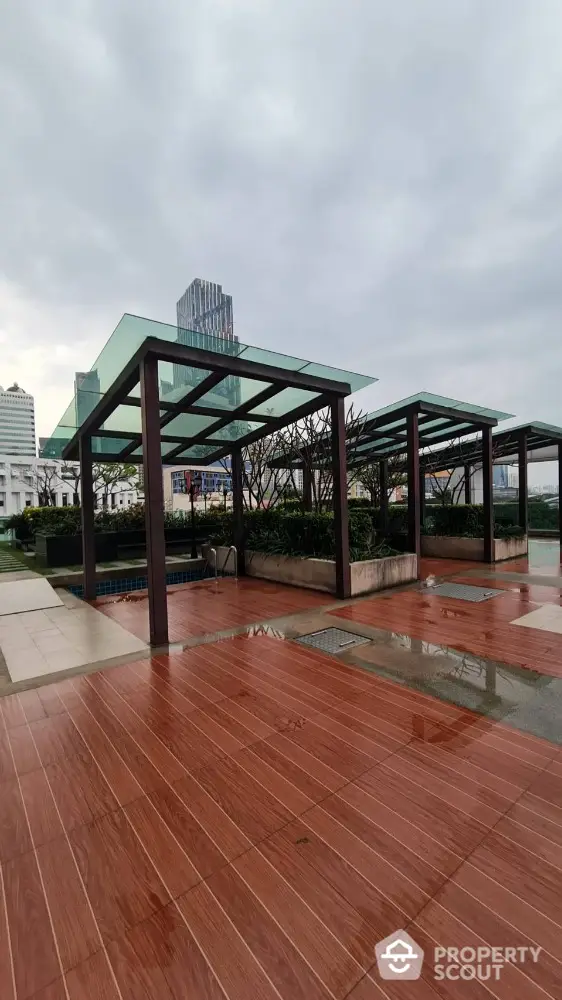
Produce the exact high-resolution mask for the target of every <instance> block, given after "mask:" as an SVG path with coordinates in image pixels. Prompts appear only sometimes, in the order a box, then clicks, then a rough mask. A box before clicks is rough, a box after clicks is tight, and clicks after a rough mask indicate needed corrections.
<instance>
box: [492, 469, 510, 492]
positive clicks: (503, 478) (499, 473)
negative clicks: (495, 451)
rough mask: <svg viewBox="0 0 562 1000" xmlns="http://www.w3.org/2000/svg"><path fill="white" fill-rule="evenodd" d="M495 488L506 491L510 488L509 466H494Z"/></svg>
mask: <svg viewBox="0 0 562 1000" xmlns="http://www.w3.org/2000/svg"><path fill="white" fill-rule="evenodd" d="M494 486H496V487H500V488H501V489H505V488H506V487H507V486H509V466H508V465H494Z"/></svg>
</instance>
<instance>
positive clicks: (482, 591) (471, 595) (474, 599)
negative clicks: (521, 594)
mask: <svg viewBox="0 0 562 1000" xmlns="http://www.w3.org/2000/svg"><path fill="white" fill-rule="evenodd" d="M428 592H429V593H430V594H435V595H436V596H437V597H454V598H455V599H456V600H457V601H470V602H471V603H473V604H476V603H478V602H479V601H489V600H490V598H491V597H500V595H501V594H505V593H506V591H505V590H492V589H488V588H486V587H468V586H466V585H465V584H463V583H440V584H439V585H438V586H437V587H431V588H429V591H428Z"/></svg>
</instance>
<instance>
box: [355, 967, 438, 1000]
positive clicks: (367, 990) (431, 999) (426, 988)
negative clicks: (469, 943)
mask: <svg viewBox="0 0 562 1000" xmlns="http://www.w3.org/2000/svg"><path fill="white" fill-rule="evenodd" d="M373 975H376V972H375V973H373ZM384 987H385V989H384V991H383V989H382V985H381V986H377V984H376V982H375V981H374V979H373V978H372V976H371V975H367V976H365V977H364V978H363V979H362V980H361V982H360V983H358V984H357V986H356V987H355V988H354V989H352V991H351V993H350V994H349V996H348V998H347V1000H389V998H392V1000H395V998H396V1000H438V998H439V996H440V995H441V996H443V997H445V994H439V993H436V992H435V990H434V989H432V987H431V986H430V985H429V983H428V982H426V981H425V980H424V979H416V980H415V981H411V982H409V983H408V982H405V983H400V984H398V983H396V982H394V983H392V984H389V983H385V984H384ZM390 991H391V992H390ZM447 1000H448V998H447Z"/></svg>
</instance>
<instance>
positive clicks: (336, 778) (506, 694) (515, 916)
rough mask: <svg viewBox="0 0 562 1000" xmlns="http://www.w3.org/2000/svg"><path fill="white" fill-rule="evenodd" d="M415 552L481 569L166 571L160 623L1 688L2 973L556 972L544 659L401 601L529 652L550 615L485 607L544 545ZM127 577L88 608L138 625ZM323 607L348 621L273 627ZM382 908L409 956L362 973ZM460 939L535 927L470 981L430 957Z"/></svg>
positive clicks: (555, 762) (18, 981)
mask: <svg viewBox="0 0 562 1000" xmlns="http://www.w3.org/2000/svg"><path fill="white" fill-rule="evenodd" d="M433 563H434V561H432V563H431V564H428V565H427V566H425V567H424V569H425V572H426V574H427V575H429V574H430V573H437V575H438V576H439V577H442V576H443V577H447V578H449V577H450V578H452V579H455V580H457V581H461V582H462V581H464V582H466V583H467V584H469V585H471V586H479V585H483V586H484V587H490V588H494V589H496V588H497V589H498V590H501V591H502V594H500V596H499V597H494V598H493V599H492V600H491V601H490V602H483V603H482V604H478V605H472V606H471V605H468V604H464V605H462V606H461V604H462V602H457V603H455V602H453V601H451V600H450V599H449V603H447V599H441V598H437V597H435V596H431V594H428V592H427V589H426V588H420V587H418V586H415V587H408V588H404V589H402V590H400V591H395V592H393V593H392V594H391V595H388V594H387V595H384V594H381V595H379V596H377V597H374V598H373V597H369V598H365V599H363V600H358V601H354V602H351V603H350V604H349V605H347V607H342V605H341V604H339V603H338V602H331V601H329V600H328V599H327V597H326V596H325V595H324V596H322V595H318V594H314V593H311V592H305V591H298V590H295V589H291V588H285V587H277V586H276V585H265V586H263V587H261V585H260V584H259V583H258V582H257V581H239V582H238V583H236V582H235V581H224V582H223V581H219V583H218V584H217V585H215V590H211V589H207V585H203V586H198V585H196V586H194V587H193V589H192V591H191V603H190V600H189V591H188V593H186V590H188V588H185V587H183V588H181V587H180V588H177V590H176V591H175V593H176V595H178V596H173V597H172V598H171V600H170V607H171V608H173V607H174V604H175V607H176V615H175V618H174V627H175V628H176V629H177V631H176V632H175V633H173V634H175V635H178V634H180V638H179V639H178V641H176V642H175V643H174V644H173V645H172V646H170V648H169V649H166V650H162V651H161V652H153V655H152V656H150V657H149V656H145V657H141V658H140V659H137V660H133V661H131V662H128V663H126V664H121V665H119V666H113V667H112V668H111V669H109V668H108V669H104V670H100V671H98V672H94V673H91V674H89V675H88V676H78V675H77V676H74V677H72V678H69V679H66V680H63V681H59V682H58V683H55V684H46V685H43V686H41V687H38V688H36V689H31V690H26V691H21V692H20V693H16V694H12V695H9V696H7V697H4V698H0V862H1V879H0V997H1V998H2V1000H24V998H25V1000H93V998H94V997H100V998H101V997H103V998H104V1000H136V998H147V997H150V998H156V997H158V1000H160V998H162V1000H180V998H181V1000H184V998H185V997H186V996H189V997H190V1000H191V998H193V1000H209V998H211V1000H215V998H216V1000H219V998H220V1000H225V998H226V1000H246V998H247V997H248V996H255V997H256V998H257V1000H258V998H259V1000H279V998H281V1000H310V998H315V1000H334V998H336V1000H344V998H349V1000H406V998H407V1000H418V998H419V1000H438V998H441V1000H464V998H466V1000H485V998H487V997H490V996H492V997H497V998H498V1000H503V998H505V1000H508V998H509V1000H512V998H517V1000H545V998H546V1000H548V998H553V1000H554V998H556V997H558V996H559V995H560V983H561V982H562V961H561V959H560V948H559V942H560V934H561V932H562V748H561V746H560V743H561V742H562V740H561V732H562V716H561V712H560V705H561V703H562V678H561V677H556V676H554V675H553V674H552V673H545V672H542V671H541V670H539V669H534V668H533V663H532V651H531V655H530V656H529V657H528V658H527V660H526V663H525V666H517V665H514V664H510V663H505V662H496V661H494V660H493V659H492V658H489V657H486V656H479V655H476V654H475V653H473V652H470V651H463V650H462V649H459V648H455V646H454V644H446V643H443V642H440V641H431V640H429V639H425V638H423V637H419V636H417V635H416V634H414V633H415V632H416V631H417V629H418V626H419V620H418V617H417V616H416V613H415V609H416V607H418V608H419V607H420V606H422V607H425V608H426V610H427V614H426V618H427V617H429V619H430V621H431V622H434V621H437V622H438V623H439V624H440V625H441V628H442V629H443V628H447V629H452V630H455V629H456V631H453V633H452V635H453V636H456V637H457V640H458V642H461V641H462V637H466V636H468V637H469V638H470V635H471V634H472V635H473V634H477V635H478V629H477V628H476V626H475V628H474V630H473V632H472V633H471V631H470V629H467V627H466V621H467V618H466V615H467V614H468V612H467V609H468V608H470V607H472V608H476V609H479V613H480V614H481V615H483V616H484V619H482V620H481V625H480V632H486V631H489V633H490V636H491V640H490V641H492V640H493V637H494V635H496V633H497V631H498V628H500V627H501V628H503V629H507V628H508V626H509V627H510V628H512V629H515V631H516V633H517V634H518V635H521V637H522V640H521V641H525V642H527V643H529V642H534V646H533V649H535V650H536V655H537V663H538V662H541V663H542V662H543V660H541V657H543V658H544V656H545V655H546V652H545V642H546V643H549V642H551V636H550V634H549V635H547V637H546V640H545V635H546V631H544V630H541V629H536V630H535V629H533V628H527V627H525V626H517V625H512V624H511V622H509V621H507V619H508V617H509V615H511V614H512V613H513V614H514V615H515V614H518V615H519V617H521V615H523V616H524V615H525V613H528V612H529V611H531V609H533V608H541V607H546V606H549V607H551V608H555V606H556V604H557V603H558V604H559V603H560V590H559V589H558V587H559V584H560V580H559V579H558V578H557V576H556V574H554V573H551V574H548V573H545V572H544V569H545V566H548V565H552V564H549V563H548V561H547V556H545V554H544V551H543V552H541V551H540V549H539V551H538V556H537V557H535V554H534V551H533V553H532V558H531V570H532V571H534V570H535V569H536V568H537V566H538V568H540V569H541V573H540V574H535V573H534V572H531V573H530V574H525V573H516V572H513V567H512V570H511V571H510V572H507V571H504V570H502V571H499V572H498V568H497V567H496V568H495V570H494V571H493V572H490V571H488V570H486V569H485V568H484V567H483V566H482V565H480V566H478V565H474V564H454V565H450V566H445V567H444V566H443V564H442V563H441V564H439V565H437V566H435V565H433ZM548 579H549V580H550V583H545V582H544V581H545V580H548ZM212 586H213V584H211V587H212ZM260 595H261V596H260ZM212 598H215V599H216V602H215V607H214V611H213V607H212V605H211V604H210V600H211V599H212ZM144 600H145V599H143V598H142V597H141V598H140V599H138V600H135V601H130V600H119V601H112V602H111V603H110V602H102V605H101V607H102V608H104V607H107V608H108V609H109V608H112V609H114V611H113V614H112V617H113V615H115V618H116V619H117V621H118V622H120V624H121V625H123V626H125V627H127V628H129V629H130V631H132V632H134V631H135V628H136V630H137V632H136V634H139V630H140V629H142V628H144V616H145V615H146V607H145V606H144V604H143V601H144ZM389 600H390V604H389ZM393 602H396V603H397V605H398V606H399V605H400V603H401V605H402V616H401V618H400V627H399V628H394V627H392V626H390V625H389V620H388V619H389V614H390V610H391V609H392V608H394V603H393ZM494 603H495V607H496V609H498V608H500V610H496V611H494V609H493V605H494ZM502 607H503V611H502V610H501V608H502ZM508 608H509V614H508V611H507V609H508ZM115 609H118V610H117V612H115ZM182 609H183V610H182ZM186 609H187V610H186ZM381 609H383V611H382V612H381ZM385 609H388V613H387V611H386V610H385ZM335 611H338V612H341V611H344V612H345V614H344V615H343V616H342V615H341V614H340V613H338V614H334V612H335ZM392 613H394V611H393V612H392ZM120 614H126V615H127V616H128V620H127V623H126V624H125V622H124V621H123V619H122V618H120V617H119V615H120ZM213 614H214V615H215V617H214V618H213ZM373 618H374V619H375V620H376V623H374V621H373ZM256 619H257V620H258V623H257V624H256V623H255V622H256ZM484 620H486V621H487V625H486V626H484V625H483V624H482V622H483V621H484ZM490 620H492V622H493V626H490ZM182 621H183V624H182ZM249 621H250V622H251V621H253V622H254V624H248V622H249ZM197 622H199V630H198V628H197ZM416 623H418V624H416ZM133 626H134V627H133ZM385 626H386V627H385ZM496 626H497V627H496ZM334 627H336V628H338V629H340V630H344V631H348V632H350V633H351V634H352V635H355V634H358V635H361V636H364V637H365V638H366V639H367V640H368V642H365V643H363V644H361V645H359V646H356V647H355V648H349V647H348V648H347V650H346V647H345V646H344V647H340V648H341V650H342V651H340V652H338V653H337V654H336V655H329V654H327V653H325V652H321V651H318V650H316V649H313V648H310V647H309V646H304V645H302V644H301V643H299V642H297V641H294V640H296V639H298V638H300V637H302V636H306V635H310V633H314V632H318V631H322V630H325V629H329V628H334ZM432 627H433V626H432ZM182 629H183V630H184V631H183V636H181V630H182ZM535 632H536V636H535ZM525 636H526V637H527V638H526V639H525V638H524V637H525ZM339 638H340V641H343V642H345V641H346V639H345V636H343V637H341V636H340V637H339ZM467 641H468V640H467ZM495 641H497V639H496V640H495ZM504 648H507V646H504ZM510 648H511V647H510ZM547 665H548V664H547ZM401 929H404V930H406V931H407V932H408V933H409V934H410V935H411V937H412V938H413V939H414V941H415V942H416V943H417V946H418V947H419V948H422V949H423V950H424V952H425V956H426V959H425V962H424V965H423V971H422V978H421V979H420V980H419V981H418V982H417V983H412V984H408V983H405V982H404V983H402V982H400V983H396V982H389V981H384V982H383V981H382V980H381V979H380V976H379V972H378V969H377V965H376V960H375V959H376V954H375V948H376V945H377V943H378V942H380V941H381V940H382V939H383V938H385V937H386V936H388V935H389V934H392V933H394V932H395V931H397V930H401ZM482 946H490V947H492V946H496V947H497V946H499V947H515V948H530V947H533V948H535V949H537V948H538V949H540V954H539V958H538V960H537V962H529V963H525V964H511V963H509V964H507V965H506V966H505V967H503V968H502V970H501V976H500V979H499V980H497V981H496V982H494V984H493V989H490V990H489V989H488V988H487V986H486V985H485V984H483V983H474V982H472V981H460V982H459V981H456V982H443V981H437V980H436V979H435V977H434V971H433V967H432V965H433V963H432V960H431V955H432V953H433V950H434V949H435V948H436V947H441V948H447V947H448V948H457V949H459V948H471V947H482Z"/></svg>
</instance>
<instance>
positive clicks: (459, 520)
mask: <svg viewBox="0 0 562 1000" xmlns="http://www.w3.org/2000/svg"><path fill="white" fill-rule="evenodd" d="M518 516H519V513H518V507H517V505H516V504H497V505H496V506H495V508H494V537H495V538H518V537H519V538H520V537H521V536H522V534H523V529H522V528H520V527H519V525H518V524H517V517H518ZM424 530H425V534H428V535H445V536H449V537H451V536H452V537H464V538H482V537H483V535H484V507H483V506H482V504H452V505H451V506H444V507H441V506H440V507H432V508H431V511H427V510H426V524H425V529H424Z"/></svg>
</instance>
